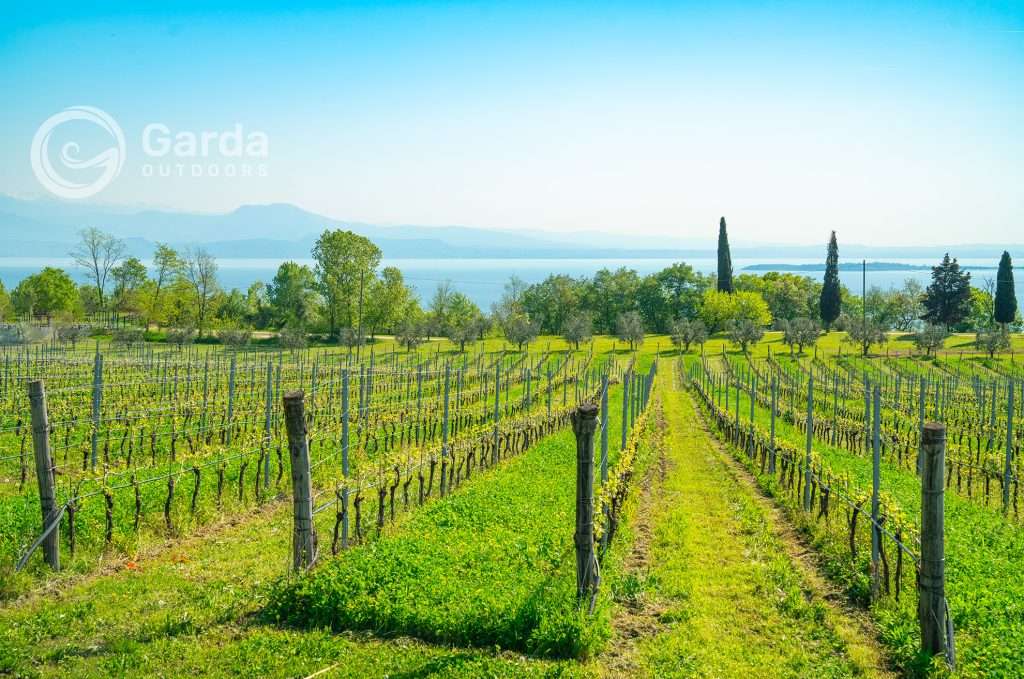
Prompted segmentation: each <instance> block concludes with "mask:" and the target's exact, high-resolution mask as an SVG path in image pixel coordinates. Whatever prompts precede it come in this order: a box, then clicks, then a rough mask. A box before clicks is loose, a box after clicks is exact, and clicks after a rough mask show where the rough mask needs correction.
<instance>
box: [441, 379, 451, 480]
mask: <svg viewBox="0 0 1024 679" xmlns="http://www.w3.org/2000/svg"><path fill="white" fill-rule="evenodd" d="M450 384H451V364H450V363H448V362H447V361H445V364H444V411H443V413H444V414H443V416H442V418H441V497H444V495H445V492H446V491H447V490H448V484H447V480H448V479H447V476H448V474H447V470H448V414H449V409H448V400H449V393H450V386H449V385H450Z"/></svg>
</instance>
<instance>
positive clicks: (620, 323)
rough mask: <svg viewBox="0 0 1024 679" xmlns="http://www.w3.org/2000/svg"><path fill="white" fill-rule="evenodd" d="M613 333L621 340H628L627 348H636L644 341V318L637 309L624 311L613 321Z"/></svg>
mask: <svg viewBox="0 0 1024 679" xmlns="http://www.w3.org/2000/svg"><path fill="white" fill-rule="evenodd" d="M615 335H616V336H617V337H618V338H619V339H620V340H622V341H623V342H629V350H630V351H633V350H634V349H636V345H637V344H642V343H643V341H644V319H643V317H641V316H640V312H638V311H625V312H623V313H621V314H619V317H618V319H616V321H615Z"/></svg>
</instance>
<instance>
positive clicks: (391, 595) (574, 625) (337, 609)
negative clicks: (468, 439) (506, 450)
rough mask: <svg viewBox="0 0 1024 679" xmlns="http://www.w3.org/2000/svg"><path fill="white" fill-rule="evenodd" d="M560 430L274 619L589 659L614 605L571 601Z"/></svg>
mask: <svg viewBox="0 0 1024 679" xmlns="http://www.w3.org/2000/svg"><path fill="white" fill-rule="evenodd" d="M572 445H573V443H572V434H571V433H569V432H568V431H563V432H562V433H561V434H558V435H556V436H554V437H551V438H549V439H545V440H544V441H542V442H540V443H539V444H537V446H536V447H534V448H533V449H531V451H530V453H529V454H528V455H523V456H520V457H517V458H514V459H512V460H510V461H509V462H508V466H507V468H504V469H502V470H501V472H500V473H499V474H498V475H497V476H494V477H489V476H482V477H474V479H473V480H472V481H471V482H468V483H467V484H466V485H464V486H463V487H462V488H461V489H460V490H459V491H458V492H457V493H455V494H452V495H451V496H449V497H448V498H447V499H446V500H445V501H444V502H436V503H431V504H429V505H427V506H425V507H423V509H422V510H420V511H418V512H417V513H416V514H415V515H413V516H412V517H410V520H409V521H408V523H406V524H404V525H403V526H402V529H401V530H400V531H396V532H394V533H386V534H385V535H384V536H383V537H381V538H380V539H378V540H375V541H372V542H370V543H369V544H365V545H360V546H357V547H355V548H353V549H351V550H350V551H349V552H347V553H345V554H344V555H343V557H342V558H338V559H332V560H330V561H327V562H326V563H324V564H322V565H321V566H320V567H319V568H317V569H316V570H314V571H312V572H311V573H309V574H308V575H306V576H305V577H301V578H298V579H292V580H286V581H283V582H282V583H281V584H280V586H279V587H278V588H277V589H276V590H275V591H274V592H273V593H272V594H271V596H270V599H269V602H268V605H267V607H266V609H265V613H264V616H265V618H266V619H267V620H270V621H274V622H279V623H284V624H287V625H292V626H298V627H302V628H308V629H312V628H328V629H332V630H372V631H373V632H375V633H376V634H378V635H382V636H391V635H408V636H415V637H417V638H420V639H424V640H428V641H435V642H439V643H445V644H459V645H469V646H477V647H489V646H500V647H501V648H504V649H514V650H519V651H525V652H527V653H530V654H532V655H540V656H549V657H581V656H587V655H591V654H593V652H594V651H595V650H597V649H598V648H599V647H600V646H601V644H603V642H604V641H605V640H606V639H607V638H608V634H609V628H608V615H609V610H608V608H607V603H606V602H605V601H604V600H603V599H599V608H598V610H597V611H596V614H595V615H593V616H590V615H588V614H587V613H586V611H585V610H581V609H580V608H579V607H578V606H577V604H576V598H575V595H576V581H575V561H574V559H573V553H572V549H571V545H572V531H571V530H561V529H556V528H555V527H557V526H562V527H565V526H570V527H571V526H572V522H573V516H574V511H575V486H574V484H572V483H571V482H569V483H567V482H566V480H567V479H572V478H573V474H574V471H575V458H574V457H573V456H571V455H565V451H566V450H567V449H569V448H571V446H572Z"/></svg>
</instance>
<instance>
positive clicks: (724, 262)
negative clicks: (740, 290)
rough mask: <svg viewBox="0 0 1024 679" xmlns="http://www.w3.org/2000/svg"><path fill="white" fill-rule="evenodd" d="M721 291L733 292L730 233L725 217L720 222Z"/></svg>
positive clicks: (719, 267) (719, 278)
mask: <svg viewBox="0 0 1024 679" xmlns="http://www.w3.org/2000/svg"><path fill="white" fill-rule="evenodd" d="M717 289H718V291H719V292H732V291H733V285H732V255H731V254H730V253H729V234H728V233H726V230H725V217H722V219H721V220H720V221H719V222H718V287H717Z"/></svg>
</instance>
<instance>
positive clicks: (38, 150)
mask: <svg viewBox="0 0 1024 679" xmlns="http://www.w3.org/2000/svg"><path fill="white" fill-rule="evenodd" d="M72 121H84V122H87V123H91V124H93V125H95V126H97V127H99V128H100V129H101V130H103V131H104V132H106V134H107V135H109V136H110V138H111V139H112V140H113V146H111V147H109V148H107V149H105V150H103V151H101V152H100V153H97V154H96V155H94V156H92V157H90V158H82V157H81V148H80V146H79V144H78V142H76V141H69V142H66V143H65V144H64V145H63V146H62V147H61V149H60V155H59V166H60V171H58V167H55V166H54V163H53V160H52V159H51V157H50V142H51V140H52V137H53V134H54V131H55V130H57V128H58V127H60V126H61V125H65V124H67V123H69V122H72ZM124 156H125V143H124V133H123V132H122V131H121V127H120V125H118V124H117V121H115V120H114V119H113V118H112V117H111V116H110V114H108V113H106V112H105V111H102V110H100V109H98V108H95V107H92V106H71V107H68V108H66V109H64V110H63V111H61V112H60V113H56V114H54V115H52V116H50V117H49V118H47V119H46V121H45V122H44V123H43V124H42V125H40V126H39V129H38V130H36V134H35V137H33V138H32V151H31V161H32V172H33V173H34V174H35V176H36V179H37V180H39V183H40V184H42V185H43V187H44V188H46V190H47V191H49V192H50V193H52V194H54V195H55V196H58V197H60V198H68V199H77V198H88V197H89V196H93V195H95V194H97V193H99V192H100V191H102V190H103V189H104V188H106V187H107V185H108V184H110V182H112V181H113V180H114V178H116V177H117V175H118V174H120V172H121V167H122V166H123V165H124ZM94 168H100V170H101V171H100V173H99V175H98V176H95V177H93V178H92V179H91V181H86V182H82V181H75V180H72V179H68V178H67V176H65V174H67V173H68V171H72V172H80V171H82V170H93V169H94ZM62 172H63V173H65V174H62Z"/></svg>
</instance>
